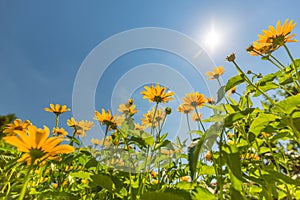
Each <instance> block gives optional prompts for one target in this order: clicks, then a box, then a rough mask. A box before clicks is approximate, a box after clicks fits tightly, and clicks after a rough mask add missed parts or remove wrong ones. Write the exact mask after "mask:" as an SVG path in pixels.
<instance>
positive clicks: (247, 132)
mask: <svg viewBox="0 0 300 200" xmlns="http://www.w3.org/2000/svg"><path fill="white" fill-rule="evenodd" d="M295 25H296V24H295V23H294V22H293V21H291V20H286V21H284V23H283V24H281V23H280V21H278V22H277V24H276V26H269V27H268V29H266V30H263V32H262V34H259V35H258V40H257V41H255V42H253V43H252V45H251V46H249V47H248V48H247V51H248V52H249V54H250V56H257V57H258V58H261V59H262V61H261V62H262V64H263V63H264V62H270V63H272V64H273V66H274V69H270V71H273V72H272V73H269V74H266V75H262V74H260V73H254V72H252V71H247V72H245V71H244V70H243V67H242V65H244V64H241V65H240V64H238V62H237V59H236V57H235V54H231V55H229V56H228V57H227V58H226V60H227V61H228V62H230V63H232V65H233V66H234V67H235V68H236V69H237V75H236V76H234V77H232V78H230V79H229V80H228V81H227V83H226V84H225V85H222V84H221V81H220V80H219V78H220V76H222V74H224V72H225V70H224V67H223V66H217V67H214V68H213V69H212V71H211V72H207V74H206V75H207V76H208V79H210V80H209V81H217V82H218V83H219V86H220V87H219V90H218V91H217V93H216V94H215V96H216V97H217V98H215V99H214V98H212V97H206V96H204V95H203V94H201V92H198V91H196V92H191V93H188V94H186V96H185V97H184V98H183V99H182V104H181V105H180V106H179V107H178V108H177V111H178V112H181V113H182V114H183V115H185V116H186V123H187V127H188V130H187V136H188V137H189V139H190V141H192V142H191V143H190V144H187V140H185V141H180V139H179V138H178V139H177V141H175V142H174V141H170V140H168V139H167V138H168V137H167V136H168V133H164V132H162V130H163V127H164V125H165V122H166V120H168V116H169V115H172V112H177V111H176V110H174V109H173V110H172V109H171V108H170V107H167V104H168V102H169V101H172V100H173V97H174V93H173V92H172V91H170V90H169V89H167V88H166V87H164V86H161V85H159V84H154V85H149V86H145V87H144V90H143V91H142V92H141V96H143V98H144V99H145V100H148V101H149V102H151V103H153V108H152V109H151V110H149V111H148V112H147V113H145V114H144V117H143V118H142V119H141V123H137V121H140V120H139V119H135V114H136V113H137V112H138V110H137V109H136V105H135V103H134V100H133V99H128V101H127V102H124V104H121V105H120V106H119V109H118V113H116V114H113V113H111V111H110V110H105V109H102V110H101V111H95V116H94V119H95V122H98V123H97V124H94V122H91V121H85V120H82V121H77V120H76V119H74V118H71V119H69V120H67V122H62V121H60V120H59V117H60V116H61V115H63V114H64V113H65V112H69V111H70V108H68V107H67V106H66V105H60V104H56V105H54V104H50V106H49V107H48V108H45V109H44V110H45V111H47V112H50V114H53V120H55V122H56V125H55V127H47V126H44V127H42V128H38V127H36V126H35V125H34V122H30V121H28V120H21V119H11V118H10V119H9V120H6V121H5V120H2V122H1V125H2V126H1V127H0V198H1V199H20V200H21V199H86V200H88V199H143V200H147V199H165V200H167V199H172V200H184V199H191V200H193V199H194V200H196V199H208V200H209V199H239V200H240V199H265V200H271V199H290V200H292V199H300V148H299V147H300V95H299V92H300V73H299V68H300V59H295V58H294V57H293V55H292V53H291V52H290V50H289V49H288V46H287V44H288V43H290V42H297V40H296V39H294V37H295V34H293V33H292V30H293V28H294V27H295ZM280 51H282V52H280ZM274 52H276V53H281V55H286V57H287V58H288V59H290V65H288V66H285V65H283V64H282V63H281V61H280V60H279V59H278V58H277V57H276V55H275V54H273V53H274ZM256 98H257V99H259V100H260V101H258V100H254V99H256ZM254 102H260V103H254ZM202 107H207V108H210V109H212V111H213V113H214V114H213V115H212V116H210V117H209V118H206V119H203V118H202V115H201V108H202ZM2 118H5V117H2ZM7 119H8V118H7ZM192 122H193V123H197V127H198V129H197V130H192V129H191V128H190V127H191V126H190V123H192ZM65 123H66V124H67V125H68V126H69V127H71V128H72V129H73V132H67V131H66V130H65V129H64V128H61V127H62V125H63V124H65ZM96 125H99V126H101V127H103V129H104V130H105V135H104V137H103V138H93V139H92V140H91V143H92V145H90V146H84V145H83V142H82V139H83V138H84V137H85V135H86V134H88V131H89V130H90V129H91V128H92V127H93V126H96ZM99 135H100V134H99Z"/></svg>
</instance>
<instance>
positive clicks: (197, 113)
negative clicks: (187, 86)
mask: <svg viewBox="0 0 300 200" xmlns="http://www.w3.org/2000/svg"><path fill="white" fill-rule="evenodd" d="M195 112H196V115H197V117H198V119H199V123H200V125H201V127H202V129H203V131H204V132H206V129H205V127H204V125H203V123H202V121H201V119H200V115H199V112H198V110H197V108H196V107H195Z"/></svg>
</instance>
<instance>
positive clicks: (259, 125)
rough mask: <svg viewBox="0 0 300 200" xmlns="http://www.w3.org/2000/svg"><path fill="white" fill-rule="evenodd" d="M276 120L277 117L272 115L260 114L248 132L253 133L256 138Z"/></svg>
mask: <svg viewBox="0 0 300 200" xmlns="http://www.w3.org/2000/svg"><path fill="white" fill-rule="evenodd" d="M278 118H279V117H278V116H276V115H273V114H267V113H260V114H259V115H258V117H256V118H255V119H254V120H253V122H252V123H251V125H250V130H249V132H251V133H254V134H255V135H256V136H257V135H258V134H260V133H261V131H262V130H263V129H264V128H265V127H266V126H267V125H269V124H270V123H271V122H274V121H275V120H276V119H278Z"/></svg>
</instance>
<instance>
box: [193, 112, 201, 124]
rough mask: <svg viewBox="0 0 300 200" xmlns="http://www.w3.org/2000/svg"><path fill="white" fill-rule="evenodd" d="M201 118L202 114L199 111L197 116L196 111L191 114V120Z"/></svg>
mask: <svg viewBox="0 0 300 200" xmlns="http://www.w3.org/2000/svg"><path fill="white" fill-rule="evenodd" d="M201 118H202V114H201V113H199V116H198V115H197V113H194V114H193V115H192V120H193V121H195V122H197V121H200V120H201Z"/></svg>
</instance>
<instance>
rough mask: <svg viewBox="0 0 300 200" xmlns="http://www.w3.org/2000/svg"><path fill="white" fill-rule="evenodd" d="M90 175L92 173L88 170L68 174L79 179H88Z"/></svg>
mask: <svg viewBox="0 0 300 200" xmlns="http://www.w3.org/2000/svg"><path fill="white" fill-rule="evenodd" d="M91 175H92V174H91V173H90V172H83V171H81V172H73V173H70V176H72V177H76V178H81V179H89V178H90V176H91Z"/></svg>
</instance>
